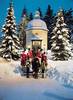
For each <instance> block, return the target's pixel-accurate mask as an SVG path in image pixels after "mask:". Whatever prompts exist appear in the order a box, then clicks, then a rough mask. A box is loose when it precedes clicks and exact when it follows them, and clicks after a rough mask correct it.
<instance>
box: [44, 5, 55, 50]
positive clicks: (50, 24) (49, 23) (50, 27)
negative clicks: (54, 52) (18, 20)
mask: <svg viewBox="0 0 73 100" xmlns="http://www.w3.org/2000/svg"><path fill="white" fill-rule="evenodd" d="M43 20H44V21H45V22H46V25H47V28H48V30H49V31H48V49H51V41H50V40H51V34H50V33H51V32H52V30H53V26H54V23H55V18H54V16H53V10H52V8H51V6H50V5H48V8H47V10H46V14H45V16H44V18H43Z"/></svg>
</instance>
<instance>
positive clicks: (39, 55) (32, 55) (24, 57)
mask: <svg viewBox="0 0 73 100" xmlns="http://www.w3.org/2000/svg"><path fill="white" fill-rule="evenodd" d="M21 66H22V70H23V72H25V69H26V77H27V78H29V77H30V67H32V76H33V77H34V78H38V76H39V75H38V73H39V70H40V71H41V75H42V78H44V73H45V69H46V68H47V55H46V53H45V52H42V51H41V50H40V49H38V50H37V52H35V51H34V50H30V49H29V50H28V52H27V53H25V51H23V52H22V54H21Z"/></svg>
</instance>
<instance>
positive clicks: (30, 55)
mask: <svg viewBox="0 0 73 100" xmlns="http://www.w3.org/2000/svg"><path fill="white" fill-rule="evenodd" d="M27 56H28V57H29V58H32V56H33V54H32V50H30V49H29V50H28V53H27Z"/></svg>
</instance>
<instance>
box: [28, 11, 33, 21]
mask: <svg viewBox="0 0 73 100" xmlns="http://www.w3.org/2000/svg"><path fill="white" fill-rule="evenodd" d="M29 19H30V21H31V20H32V19H33V14H32V13H30V15H29Z"/></svg>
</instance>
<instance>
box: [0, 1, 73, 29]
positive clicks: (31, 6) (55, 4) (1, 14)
mask: <svg viewBox="0 0 73 100" xmlns="http://www.w3.org/2000/svg"><path fill="white" fill-rule="evenodd" d="M9 2H10V0H0V28H1V27H2V25H3V24H4V22H5V18H6V16H7V8H8V7H9ZM13 2H14V12H15V17H16V23H17V24H18V23H19V22H20V19H21V13H22V10H23V8H24V7H26V8H27V10H28V13H30V12H32V13H33V14H34V13H35V11H36V10H37V9H38V8H39V7H40V8H41V10H42V12H43V13H45V12H46V9H47V6H48V4H50V5H51V7H52V9H53V10H54V12H55V13H56V12H57V11H58V10H59V9H60V8H64V9H66V10H67V9H69V8H73V0H13Z"/></svg>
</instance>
